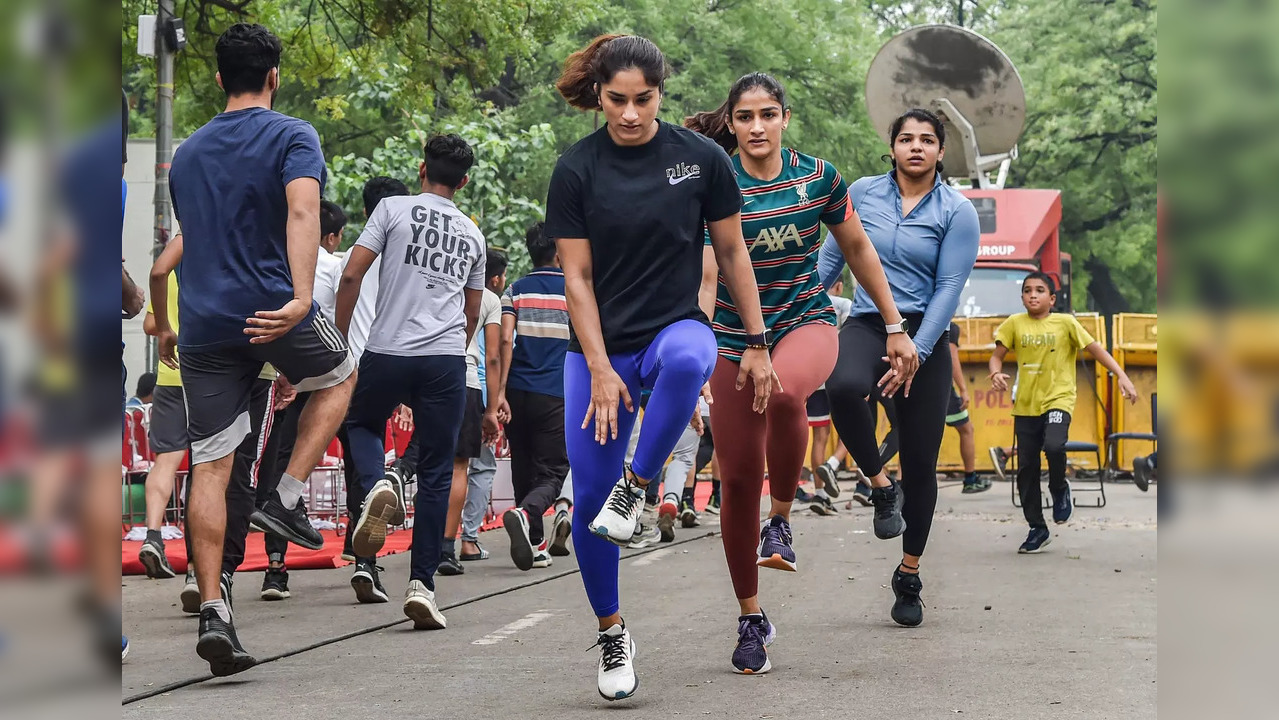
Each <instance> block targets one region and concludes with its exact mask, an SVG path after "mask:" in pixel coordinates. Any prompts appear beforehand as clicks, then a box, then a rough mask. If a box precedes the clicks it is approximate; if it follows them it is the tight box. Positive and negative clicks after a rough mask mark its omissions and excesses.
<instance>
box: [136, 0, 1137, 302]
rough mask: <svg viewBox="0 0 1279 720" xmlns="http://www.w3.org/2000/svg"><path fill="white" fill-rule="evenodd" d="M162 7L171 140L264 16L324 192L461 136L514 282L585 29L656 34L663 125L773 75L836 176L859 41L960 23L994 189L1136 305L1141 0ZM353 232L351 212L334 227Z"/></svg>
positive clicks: (394, 172) (576, 118) (203, 106)
mask: <svg viewBox="0 0 1279 720" xmlns="http://www.w3.org/2000/svg"><path fill="white" fill-rule="evenodd" d="M177 2H178V11H179V14H180V15H182V17H184V18H185V19H186V22H187V27H188V30H189V35H190V38H191V46H190V47H189V48H188V50H187V51H186V52H185V53H183V55H182V56H180V59H179V63H178V88H179V90H178V95H177V102H176V115H177V123H176V128H177V134H178V137H182V136H183V135H185V134H187V133H189V132H191V131H192V130H194V129H195V128H196V127H199V125H201V124H202V123H203V122H205V121H206V120H207V119H208V118H209V117H210V116H212V115H213V114H214V113H216V112H218V110H220V109H221V107H220V106H221V102H222V97H221V93H220V92H219V91H218V90H217V89H216V85H214V83H213V72H214V69H215V68H214V63H213V41H214V40H215V39H216V36H217V34H218V33H219V32H221V30H222V29H223V28H225V27H226V26H227V25H229V24H230V23H231V22H234V21H236V20H241V19H247V20H255V21H260V22H263V23H265V24H267V25H268V26H269V27H271V28H272V29H273V30H275V31H276V32H277V34H279V35H280V36H281V38H282V39H284V42H285V46H286V52H285V56H284V63H283V64H284V67H283V72H284V80H285V83H284V87H283V88H282V89H281V91H280V93H279V95H278V96H277V99H276V105H277V107H278V108H279V109H280V110H281V111H282V112H286V113H290V114H293V115H297V116H300V117H303V118H306V119H307V120H309V121H311V122H312V123H313V124H314V125H315V126H316V129H317V130H318V131H319V133H320V136H321V138H322V141H323V143H324V149H325V153H326V155H327V156H328V157H330V158H331V172H332V178H331V181H330V186H329V196H330V197H331V198H332V199H334V200H336V201H338V202H341V203H342V204H343V206H344V207H346V208H347V209H348V211H350V212H354V213H356V214H357V215H358V212H359V209H360V207H361V202H360V200H359V188H360V186H361V185H362V184H363V182H364V181H365V180H366V179H367V178H368V177H371V176H372V175H376V174H387V175H391V176H394V177H399V178H401V179H403V180H405V181H406V182H407V183H408V184H409V186H410V187H411V188H416V186H417V185H418V181H417V175H416V169H417V166H418V163H419V162H420V148H421V143H422V140H423V139H424V138H425V136H426V134H427V133H430V132H439V131H456V132H459V133H460V134H461V135H462V136H463V137H466V138H467V140H469V141H471V142H472V144H473V145H474V146H475V148H476V154H477V158H478V160H479V162H478V163H477V166H476V168H475V170H474V172H473V177H472V184H471V185H470V186H468V187H467V188H465V189H463V190H462V191H461V193H459V195H458V198H457V200H458V205H459V207H461V208H463V209H464V210H465V211H467V212H469V213H472V214H473V215H474V216H475V218H476V220H477V222H478V223H479V225H480V227H481V228H482V229H483V230H484V232H485V233H486V235H487V237H488V238H489V240H490V242H491V243H492V244H494V245H498V246H502V247H505V248H508V249H509V250H510V251H511V255H512V260H513V264H512V268H511V272H510V274H511V277H512V279H514V278H516V277H518V276H519V275H521V274H522V273H523V272H524V271H525V270H526V267H527V257H526V255H525V254H524V249H523V243H522V241H521V240H522V238H523V234H524V229H525V227H526V226H527V225H528V224H530V223H531V222H533V221H535V220H537V219H540V218H541V217H542V214H543V207H542V200H543V199H544V198H545V196H546V187H547V184H548V182H549V179H550V174H551V171H552V169H553V168H554V164H555V161H556V158H557V157H558V154H559V153H560V152H562V151H563V150H564V149H565V148H567V147H568V146H570V145H571V144H572V143H574V142H576V141H577V140H578V139H579V138H581V137H582V136H584V135H586V134H588V133H590V132H591V131H592V130H593V129H595V128H596V127H597V123H598V122H600V119H599V118H598V117H596V116H595V115H594V114H592V113H581V112H578V111H575V110H572V109H570V108H569V107H568V105H567V104H566V103H565V102H564V101H563V100H562V99H561V98H560V97H559V96H558V94H557V93H556V92H555V89H554V81H555V80H556V78H557V77H558V76H559V72H560V70H561V67H562V65H563V62H564V59H565V58H566V57H568V55H569V54H570V53H571V52H573V51H574V50H577V49H579V48H581V47H582V46H583V45H585V44H586V43H587V42H588V41H589V40H590V39H591V38H592V37H594V36H596V35H598V34H601V33H605V32H634V33H638V34H641V35H644V36H646V37H649V38H651V39H652V40H654V41H655V42H656V43H657V44H658V46H659V47H661V48H662V49H663V51H664V52H665V53H666V55H667V57H668V59H669V60H670V63H671V65H672V68H673V70H674V74H673V75H672V77H671V79H670V81H669V82H668V83H667V87H666V90H667V92H666V95H665V96H664V97H663V100H662V111H661V117H662V118H663V119H665V120H667V121H668V122H672V123H679V122H682V120H683V118H684V117H685V116H686V115H689V114H692V113H693V112H696V111H699V110H709V109H713V108H715V107H718V106H719V105H720V104H721V103H722V102H723V101H724V99H725V98H726V97H727V94H728V89H729V86H730V85H731V84H732V83H733V81H734V80H736V79H737V78H738V77H739V76H741V75H743V74H745V73H747V72H751V71H755V70H763V71H767V72H770V73H772V74H774V75H776V76H777V77H778V78H779V79H780V80H781V81H782V82H783V84H785V86H786V88H787V91H788V100H789V102H790V104H791V106H792V108H793V113H794V114H793V118H792V121H791V124H790V128H789V130H788V131H787V135H786V139H785V142H786V143H787V144H788V145H791V146H793V147H796V148H797V149H800V150H801V151H803V152H806V153H810V154H814V155H818V156H821V157H823V158H826V159H827V160H830V161H831V162H833V163H834V164H835V166H836V167H838V168H839V169H840V171H841V172H842V173H843V174H844V176H845V177H846V178H847V179H849V180H850V181H851V180H852V179H854V178H856V177H859V176H862V175H867V174H872V173H880V172H884V170H885V165H884V163H883V162H882V161H881V159H880V157H881V156H882V155H883V154H884V152H885V148H884V145H883V143H882V141H881V140H879V138H878V135H877V133H876V131H875V129H874V128H872V127H870V125H869V122H868V120H867V113H866V109H865V98H864V96H863V87H864V83H865V75H866V69H867V67H868V66H869V63H870V61H871V59H872V57H873V56H874V54H875V52H876V51H877V50H878V49H879V47H880V46H881V45H882V44H883V42H884V41H886V40H887V39H888V38H889V37H891V36H892V35H893V34H895V33H897V32H900V31H901V30H904V29H905V28H907V27H909V26H911V25H913V24H916V23H920V22H955V21H958V20H960V19H962V20H963V22H964V24H965V25H966V26H969V27H973V28H974V29H976V30H978V31H979V32H981V33H983V34H985V35H987V36H988V37H990V38H991V39H992V40H994V41H995V42H996V43H998V44H999V45H1000V47H1001V48H1003V50H1004V51H1005V52H1006V53H1007V54H1008V55H1009V57H1010V58H1012V60H1013V62H1014V63H1016V65H1017V67H1018V69H1019V71H1020V73H1021V76H1022V78H1023V80H1024V81H1025V83H1026V91H1027V105H1028V119H1027V126H1026V130H1025V132H1024V134H1023V137H1022V141H1021V159H1020V160H1019V161H1018V162H1016V163H1014V164H1013V166H1012V175H1011V178H1010V183H1009V186H1010V187H1049V188H1059V189H1061V190H1062V193H1063V212H1064V216H1063V223H1062V246H1063V249H1064V250H1065V251H1066V252H1070V253H1072V254H1073V255H1074V258H1075V261H1076V262H1075V270H1076V292H1075V298H1076V304H1077V305H1079V306H1080V308H1081V309H1082V307H1083V306H1084V305H1085V304H1088V305H1091V306H1093V307H1100V308H1101V309H1103V310H1107V311H1110V310H1115V309H1120V308H1124V307H1128V308H1131V309H1134V310H1153V309H1154V295H1155V271H1154V268H1155V262H1154V261H1155V243H1154V234H1155V224H1154V208H1155V181H1156V174H1155V167H1156V160H1157V154H1156V142H1155V140H1156V129H1157V124H1156V123H1157V112H1156V110H1157V78H1158V76H1157V70H1156V40H1155V28H1156V17H1155V16H1156V5H1155V0H1061V1H1060V2H1053V3H1045V2H1041V1H1040V0H984V1H983V2H981V3H977V2H974V1H973V0H921V1H919V2H911V3H899V2H892V1H891V0H865V1H864V2H848V1H845V2H831V1H830V0H789V1H788V2H785V3H779V2H776V1H775V0H627V1H626V2H614V3H610V4H600V3H595V2H591V1H590V0H342V1H341V2H338V1H337V0H177ZM153 11H154V3H153V2H152V0H145V1H144V0H124V16H125V22H124V24H123V31H122V38H121V42H122V46H123V55H124V67H123V74H124V86H125V88H126V90H127V91H128V92H129V93H130V96H131V97H132V98H133V99H134V101H135V102H136V104H137V108H136V114H137V117H136V118H135V123H134V125H133V127H134V130H135V134H139V135H145V134H147V133H148V132H149V131H150V128H151V127H152V126H151V125H150V124H149V119H148V118H149V116H150V115H152V114H153V113H154V106H153V104H152V98H153V97H154V64H153V63H152V62H151V61H150V60H147V59H143V58H138V57H137V56H136V55H135V52H134V49H135V47H136V38H135V37H134V35H136V21H135V20H134V18H135V16H136V15H137V14H139V13H141V12H153ZM357 233H358V228H357V227H356V226H355V225H354V224H353V225H352V227H351V228H350V229H348V241H353V239H354V237H355V235H356V234H357ZM1085 288H1087V289H1088V290H1089V292H1085Z"/></svg>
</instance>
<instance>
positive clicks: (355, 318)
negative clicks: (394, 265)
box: [342, 253, 382, 364]
mask: <svg viewBox="0 0 1279 720" xmlns="http://www.w3.org/2000/svg"><path fill="white" fill-rule="evenodd" d="M350 259H351V253H347V254H346V257H344V258H342V267H343V269H345V268H346V263H347V262H348V261H349V260H350ZM381 271H382V256H381V255H379V256H377V257H375V258H373V264H371V265H369V269H368V272H366V273H364V280H363V282H361V283H360V295H359V297H357V298H356V299H355V309H354V310H352V311H351V326H350V327H348V328H347V329H346V342H347V344H348V345H350V346H351V355H352V356H353V357H354V358H355V362H356V363H357V364H358V363H359V362H360V356H361V355H363V354H364V345H365V344H366V343H368V341H369V329H370V328H372V327H373V316H374V315H375V314H376V313H377V288H378V274H379V273H380V272H381Z"/></svg>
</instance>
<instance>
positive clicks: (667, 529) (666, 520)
mask: <svg viewBox="0 0 1279 720" xmlns="http://www.w3.org/2000/svg"><path fill="white" fill-rule="evenodd" d="M668 508H669V509H668ZM678 514H679V510H677V509H676V508H675V506H674V505H671V504H669V503H662V506H661V508H660V509H659V510H658V511H657V529H658V531H659V532H661V533H662V542H672V541H674V540H675V518H676V516H677V515H678Z"/></svg>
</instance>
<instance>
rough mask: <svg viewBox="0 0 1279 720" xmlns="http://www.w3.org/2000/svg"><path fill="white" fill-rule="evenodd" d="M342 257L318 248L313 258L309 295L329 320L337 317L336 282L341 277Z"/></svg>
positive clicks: (331, 320)
mask: <svg viewBox="0 0 1279 720" xmlns="http://www.w3.org/2000/svg"><path fill="white" fill-rule="evenodd" d="M342 266H343V263H342V258H339V257H338V256H337V255H334V254H333V253H331V252H329V251H328V250H325V249H324V248H320V254H319V255H318V256H316V258H315V285H314V286H313V288H312V290H311V297H312V298H314V299H315V302H317V303H319V305H320V312H322V313H324V317H326V318H328V320H329V322H333V321H334V319H335V318H337V309H338V282H339V281H340V280H341V279H342Z"/></svg>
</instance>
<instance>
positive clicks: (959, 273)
mask: <svg viewBox="0 0 1279 720" xmlns="http://www.w3.org/2000/svg"><path fill="white" fill-rule="evenodd" d="M848 195H849V198H850V199H851V200H852V203H853V209H854V210H856V211H857V215H858V216H859V217H860V218H861V221H862V225H863V226H864V227H865V228H866V234H867V235H869V236H870V240H871V242H872V243H873V244H874V245H875V251H876V252H878V253H879V262H880V263H881V264H882V265H883V266H884V274H885V275H886V276H887V277H888V284H889V286H891V287H892V290H893V300H894V301H895V302H896V303H897V310H898V311H899V312H901V313H902V314H910V313H923V315H924V320H923V322H922V323H920V326H919V330H918V332H916V333H915V347H916V349H918V351H919V359H920V362H923V361H924V360H927V359H928V355H929V354H930V353H931V352H932V350H933V346H934V345H936V344H937V340H938V339H939V338H941V334H942V333H943V332H944V331H945V330H946V329H947V328H948V327H949V326H950V320H951V318H952V317H954V315H955V309H956V308H957V307H958V306H959V294H960V291H962V290H963V289H964V284H965V283H966V282H968V274H969V273H970V272H972V269H973V263H974V262H975V261H976V260H977V246H978V245H979V244H980V242H981V231H980V230H979V227H978V224H977V210H976V209H975V208H974V207H973V204H972V202H970V201H969V200H968V198H966V197H964V196H963V195H962V194H960V192H959V191H958V190H956V189H955V188H952V187H951V186H949V185H947V184H945V183H943V182H942V181H941V176H940V175H939V176H938V177H937V180H936V182H935V183H934V184H933V189H932V190H930V191H929V192H928V194H927V195H925V196H924V199H923V200H920V201H919V204H918V205H916V206H915V209H914V210H912V211H911V212H910V215H909V216H907V217H905V218H903V217H902V196H901V191H900V189H899V188H898V187H897V179H896V176H895V174H894V173H893V172H889V173H888V174H886V175H872V176H870V177H864V178H861V179H860V180H858V181H857V182H855V183H853V185H852V187H851V188H849V191H848ZM827 240H828V241H827V242H824V243H822V248H821V251H820V254H819V255H818V259H817V272H818V274H819V275H820V276H821V279H822V283H824V284H825V285H826V287H827V288H829V287H830V286H831V285H833V284H834V283H835V281H836V280H837V279H838V278H839V275H840V272H842V271H843V269H844V264H845V260H844V255H843V253H841V252H840V249H839V245H838V244H837V243H835V242H834V241H833V239H832V238H827ZM878 314H879V310H878V309H877V308H876V307H875V303H874V302H872V301H871V299H870V295H868V294H867V293H866V290H865V288H863V287H861V286H858V288H857V291H856V292H855V293H854V294H853V310H852V313H851V316H852V317H858V316H862V315H878Z"/></svg>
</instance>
